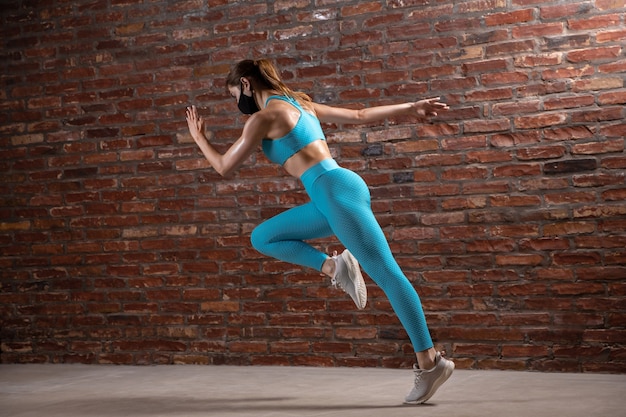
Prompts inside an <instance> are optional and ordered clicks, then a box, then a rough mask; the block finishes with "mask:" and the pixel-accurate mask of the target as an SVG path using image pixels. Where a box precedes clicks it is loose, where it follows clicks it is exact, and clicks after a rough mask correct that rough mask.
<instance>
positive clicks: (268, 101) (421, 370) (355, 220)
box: [186, 59, 454, 404]
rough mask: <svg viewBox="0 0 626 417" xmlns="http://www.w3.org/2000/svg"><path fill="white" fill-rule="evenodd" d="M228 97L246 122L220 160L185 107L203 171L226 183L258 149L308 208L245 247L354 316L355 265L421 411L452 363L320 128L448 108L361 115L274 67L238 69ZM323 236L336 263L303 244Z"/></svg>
mask: <svg viewBox="0 0 626 417" xmlns="http://www.w3.org/2000/svg"><path fill="white" fill-rule="evenodd" d="M226 87H227V89H228V92H229V93H230V95H231V96H232V97H234V98H235V100H236V101H237V104H238V107H239V110H240V111H241V112H243V113H244V114H249V115H251V116H250V118H248V120H247V121H246V123H245V125H244V127H243V132H242V134H241V136H240V137H239V139H237V140H236V141H235V143H234V144H233V145H232V146H231V147H230V148H229V149H228V150H227V151H226V152H225V153H224V154H221V153H219V152H218V151H217V150H216V149H215V148H214V147H213V146H212V145H211V143H209V141H208V140H207V138H206V136H205V134H204V128H205V125H204V121H203V119H202V118H201V117H200V116H199V115H198V110H197V109H196V107H195V106H192V107H188V108H187V113H186V114H187V123H188V125H189V131H190V132H191V136H193V139H194V140H195V142H196V143H197V144H198V146H199V147H200V150H201V151H202V153H203V154H204V156H205V157H206V159H207V160H208V161H209V163H210V164H211V166H212V167H213V168H214V169H215V170H216V171H217V172H218V173H219V174H220V175H222V176H226V175H228V174H230V173H232V172H233V171H235V170H236V169H238V168H239V167H240V166H241V165H242V164H243V163H244V161H245V160H246V159H247V158H248V157H249V156H250V154H252V153H253V152H255V151H256V150H257V149H258V147H259V145H260V146H262V149H263V152H264V153H265V155H266V156H267V158H268V159H269V160H271V161H272V162H275V163H277V164H280V165H282V166H283V168H284V169H285V170H286V171H287V173H289V174H290V175H292V176H294V177H296V178H299V179H300V180H301V182H302V183H303V185H304V188H305V190H306V192H307V194H308V195H309V197H310V201H309V202H308V203H306V204H304V205H301V206H297V207H294V208H291V209H289V210H286V211H285V212H283V213H281V214H278V215H277V216H275V217H273V218H271V219H269V220H267V221H265V222H263V223H261V224H260V225H259V226H257V227H256V228H255V229H254V231H253V232H252V236H251V240H252V245H253V246H254V247H255V249H257V250H258V251H259V252H261V253H263V254H265V255H268V256H271V257H274V258H276V259H279V260H282V261H285V262H291V263H295V264H298V265H301V266H306V267H309V268H313V269H316V270H318V271H320V272H322V273H324V274H326V275H328V276H329V277H330V278H331V282H332V283H333V284H334V285H335V286H336V285H339V286H340V287H341V288H342V289H343V290H345V291H346V292H347V293H348V294H349V295H350V296H351V297H352V299H353V300H354V302H355V304H356V306H357V308H359V309H361V308H364V307H365V304H366V302H367V290H366V286H365V283H364V281H363V277H362V275H361V272H360V267H359V262H360V264H361V265H362V267H363V270H364V271H365V272H366V273H367V274H368V275H369V276H370V278H372V280H374V282H375V283H376V284H377V285H378V286H380V288H382V290H383V291H384V292H385V294H386V295H387V297H388V298H389V301H390V302H391V306H392V308H393V309H394V311H395V313H396V314H397V315H398V318H399V319H400V322H401V323H402V326H403V327H404V328H405V329H406V332H407V334H408V335H409V338H410V339H411V343H412V345H413V348H414V351H415V355H416V358H417V365H416V366H414V371H415V384H414V386H413V387H412V389H411V392H410V393H409V394H408V395H407V397H406V398H405V402H406V403H410V404H421V403H424V402H426V401H427V400H428V399H429V398H430V397H431V396H432V395H433V394H434V393H435V391H436V390H437V389H438V388H439V386H440V385H441V384H442V383H444V382H445V381H446V380H447V379H448V378H449V377H450V375H451V374H452V371H453V370H454V363H453V362H452V361H449V360H447V359H445V358H444V357H442V355H441V354H440V353H439V352H437V351H436V350H435V348H434V345H433V342H432V340H431V337H430V334H429V331H428V327H427V325H426V318H425V316H424V312H423V310H422V305H421V302H420V299H419V297H418V295H417V292H416V291H415V289H414V288H413V286H412V285H411V283H410V281H409V280H408V279H407V278H406V276H405V275H404V273H403V272H402V271H401V269H400V267H399V266H398V263H397V262H396V260H395V259H394V257H393V255H392V253H391V250H390V248H389V244H388V242H387V240H386V238H385V235H384V234H383V231H382V229H381V227H380V225H379V224H378V222H377V220H376V218H375V217H374V214H373V212H372V209H371V207H370V193H369V189H368V187H367V185H366V183H365V182H364V181H363V180H362V179H361V177H360V176H359V175H357V174H356V173H354V172H352V171H350V170H348V169H345V168H342V167H340V166H339V165H338V164H337V162H336V161H335V160H334V159H333V158H332V156H331V154H330V151H329V149H328V145H327V143H326V139H325V136H324V133H323V131H322V128H321V125H320V122H328V123H337V124H358V123H371V122H374V121H378V120H384V119H386V118H388V117H393V116H400V115H407V114H413V115H416V116H421V117H430V116H436V115H437V113H438V112H440V111H443V110H447V109H448V106H447V105H446V104H444V103H442V102H440V101H439V98H438V97H437V98H430V99H425V100H420V101H417V102H412V103H404V104H396V105H387V106H377V107H370V108H365V109H361V110H351V109H344V108H336V107H330V106H326V105H323V104H319V103H315V102H313V101H312V100H311V98H310V97H309V96H307V95H306V94H303V93H300V92H295V91H292V90H291V89H290V88H288V87H287V86H286V85H285V84H284V83H283V81H282V80H281V77H280V75H279V73H278V71H277V70H276V68H275V67H274V65H273V64H272V63H271V62H270V61H268V60H265V59H262V60H257V61H252V60H244V61H241V62H239V63H238V64H236V65H235V66H234V67H233V69H232V70H231V71H230V73H229V74H228V77H227V79H226ZM331 235H335V236H336V237H337V238H338V239H339V241H340V242H341V243H342V244H343V245H344V246H345V247H346V250H345V251H344V252H343V253H342V254H341V255H337V254H336V253H335V254H333V256H328V255H326V254H324V253H322V252H320V251H319V250H317V249H315V248H314V247H312V246H311V245H309V244H308V243H306V241H307V240H310V239H315V238H322V237H328V236H331ZM357 260H358V261H357Z"/></svg>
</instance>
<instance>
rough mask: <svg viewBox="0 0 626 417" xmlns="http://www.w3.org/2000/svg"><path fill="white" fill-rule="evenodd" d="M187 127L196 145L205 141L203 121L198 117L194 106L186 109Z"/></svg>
mask: <svg viewBox="0 0 626 417" xmlns="http://www.w3.org/2000/svg"><path fill="white" fill-rule="evenodd" d="M187 126H189V132H190V133H191V136H192V137H193V140H195V141H196V143H197V142H198V141H201V140H206V136H204V119H202V117H200V116H199V115H198V109H197V108H196V106H191V107H187Z"/></svg>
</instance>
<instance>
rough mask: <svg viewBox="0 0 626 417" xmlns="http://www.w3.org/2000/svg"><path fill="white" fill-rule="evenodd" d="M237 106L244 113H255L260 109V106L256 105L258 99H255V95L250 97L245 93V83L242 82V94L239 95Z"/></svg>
mask: <svg viewBox="0 0 626 417" xmlns="http://www.w3.org/2000/svg"><path fill="white" fill-rule="evenodd" d="M237 107H239V110H241V112H242V113H243V114H254V113H256V112H258V111H259V110H260V109H259V106H257V105H256V101H254V96H252V97H250V96H247V95H245V94H244V93H243V84H241V95H240V96H239V102H238V103H237Z"/></svg>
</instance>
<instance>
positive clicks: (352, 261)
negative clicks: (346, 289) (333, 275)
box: [341, 249, 367, 310]
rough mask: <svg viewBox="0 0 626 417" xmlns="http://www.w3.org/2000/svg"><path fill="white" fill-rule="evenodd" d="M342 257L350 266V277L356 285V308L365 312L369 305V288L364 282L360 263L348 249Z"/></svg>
mask: <svg viewBox="0 0 626 417" xmlns="http://www.w3.org/2000/svg"><path fill="white" fill-rule="evenodd" d="M341 257H342V258H343V260H344V262H345V263H346V265H347V266H348V276H349V277H350V279H351V280H352V282H353V283H354V289H355V294H356V297H357V300H356V303H355V304H356V307H357V308H358V309H359V310H363V309H364V308H365V305H366V304H367V286H366V285H365V281H364V280H363V275H362V274H361V268H360V267H359V262H358V261H357V260H356V258H355V257H354V255H352V253H351V252H350V251H349V250H348V249H346V250H345V251H343V253H342V254H341Z"/></svg>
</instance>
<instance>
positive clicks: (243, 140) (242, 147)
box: [187, 106, 269, 177]
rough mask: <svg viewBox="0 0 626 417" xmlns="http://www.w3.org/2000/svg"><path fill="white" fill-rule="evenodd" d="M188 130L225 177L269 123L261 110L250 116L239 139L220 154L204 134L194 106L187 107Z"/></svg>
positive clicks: (202, 123) (238, 164)
mask: <svg viewBox="0 0 626 417" xmlns="http://www.w3.org/2000/svg"><path fill="white" fill-rule="evenodd" d="M187 125H188V126H189V132H190V133H191V136H192V137H193V140H194V141H195V142H196V144H197V145H198V147H199V148H200V150H201V151H202V154H203V155H204V157H205V158H206V159H207V161H209V163H210V164H211V166H212V167H213V169H215V170H216V171H217V172H218V174H220V175H221V176H223V177H225V176H227V175H229V174H230V173H232V172H233V171H235V170H236V169H237V168H239V167H240V166H241V164H243V163H244V162H245V160H246V159H247V158H248V156H250V154H252V153H253V152H254V151H255V150H256V149H257V147H258V145H259V143H261V141H262V140H263V138H264V137H265V136H266V134H267V128H268V125H269V123H267V120H265V118H264V116H263V115H262V114H261V112H259V113H257V114H255V115H253V116H251V117H250V118H249V119H248V120H247V121H246V124H245V125H244V128H243V131H242V132H241V136H240V137H239V139H237V140H236V141H235V143H233V144H232V146H231V147H230V148H228V150H227V151H226V152H225V153H224V154H223V155H222V154H221V153H219V152H218V151H217V149H215V148H214V147H213V145H211V143H210V142H209V140H208V139H207V137H206V136H205V134H204V120H203V119H202V117H200V116H199V115H198V110H197V109H196V106H192V107H188V108H187Z"/></svg>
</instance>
